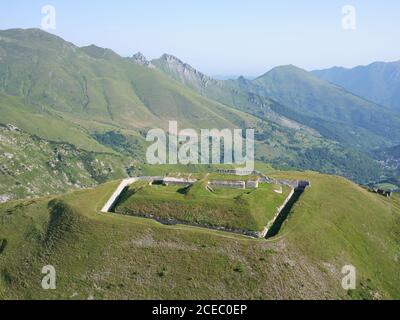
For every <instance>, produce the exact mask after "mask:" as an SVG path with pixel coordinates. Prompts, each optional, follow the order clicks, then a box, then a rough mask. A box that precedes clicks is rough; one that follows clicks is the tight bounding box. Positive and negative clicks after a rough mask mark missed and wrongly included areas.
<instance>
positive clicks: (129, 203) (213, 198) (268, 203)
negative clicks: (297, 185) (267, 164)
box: [115, 176, 289, 231]
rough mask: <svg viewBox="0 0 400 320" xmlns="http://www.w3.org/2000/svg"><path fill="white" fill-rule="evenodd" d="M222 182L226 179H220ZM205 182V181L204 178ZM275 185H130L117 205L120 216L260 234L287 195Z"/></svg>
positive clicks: (199, 183) (285, 190) (200, 183)
mask: <svg viewBox="0 0 400 320" xmlns="http://www.w3.org/2000/svg"><path fill="white" fill-rule="evenodd" d="M223 178H224V179H229V177H226V176H224V177H223ZM207 179H208V178H207ZM274 188H276V186H274V185H266V184H261V185H260V188H259V189H257V190H249V189H247V190H235V189H226V188H223V189H222V188H214V190H213V192H210V191H209V190H207V189H206V185H205V183H204V181H199V182H197V183H195V184H194V185H192V186H191V187H189V188H182V186H168V187H166V186H143V185H140V184H138V185H137V184H134V185H132V186H131V187H130V189H129V190H128V191H127V192H126V194H125V197H124V198H123V199H122V200H121V202H120V203H119V204H118V205H117V207H116V209H115V211H116V212H118V213H122V214H132V215H135V214H136V215H137V214H151V215H154V216H156V217H158V218H163V219H177V220H179V221H184V222H189V223H195V224H200V225H211V226H222V227H227V228H236V229H243V230H251V231H261V230H262V229H263V228H264V227H265V226H266V225H267V223H268V222H269V221H270V220H272V218H273V217H274V215H275V213H276V209H277V208H278V207H279V206H280V205H281V204H282V203H283V201H284V200H285V198H286V197H287V195H288V194H289V188H285V189H284V192H283V194H276V193H274V192H273V190H274Z"/></svg>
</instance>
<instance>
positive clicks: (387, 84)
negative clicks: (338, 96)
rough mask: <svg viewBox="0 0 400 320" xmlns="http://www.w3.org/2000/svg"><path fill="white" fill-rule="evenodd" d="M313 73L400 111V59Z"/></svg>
mask: <svg viewBox="0 0 400 320" xmlns="http://www.w3.org/2000/svg"><path fill="white" fill-rule="evenodd" d="M312 73H313V74H314V75H316V76H317V77H319V78H321V79H323V80H326V81H329V82H331V83H334V84H336V85H338V86H341V87H343V88H344V89H346V90H348V91H350V92H352V93H354V94H357V95H359V96H360V97H363V98H365V99H368V100H370V101H373V102H375V103H378V104H381V105H383V106H386V107H388V108H391V109H392V110H394V111H397V112H398V111H400V61H396V62H374V63H371V64H369V65H367V66H358V67H355V68H352V69H346V68H342V67H334V68H331V69H326V70H316V71H313V72H312Z"/></svg>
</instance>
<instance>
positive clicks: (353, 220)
mask: <svg viewBox="0 0 400 320" xmlns="http://www.w3.org/2000/svg"><path fill="white" fill-rule="evenodd" d="M276 176H278V177H285V178H302V179H308V180H310V181H311V183H312V187H311V188H310V189H307V190H306V192H305V193H304V194H303V195H302V196H301V198H300V200H299V201H298V202H297V203H296V205H295V206H294V208H293V209H292V211H291V213H290V215H289V218H288V220H287V221H286V223H285V224H284V226H283V229H282V230H281V232H280V233H279V234H278V235H277V236H276V237H275V238H273V239H270V240H268V241H267V240H255V239H248V238H245V237H243V236H236V235H233V234H228V233H224V232H218V231H210V230H206V229H201V228H195V227H187V226H180V225H178V226H164V225H161V224H159V223H157V222H155V221H153V220H149V219H142V218H137V217H128V216H122V215H116V214H99V213H98V212H99V210H100V208H101V207H102V205H103V204H104V203H105V202H106V201H107V199H108V197H109V196H110V195H111V194H112V192H113V191H114V189H115V188H116V186H117V184H118V182H112V183H108V184H105V185H101V186H99V187H97V188H96V189H91V190H85V191H79V192H74V193H71V194H68V195H65V196H61V197H58V198H56V199H54V198H52V197H47V198H41V199H35V200H24V201H14V202H9V203H6V204H2V205H0V228H1V233H0V243H1V245H0V247H1V251H0V298H2V299H15V298H27V299H40V298H45V299H48V298H55V299H118V298H119V299H147V298H153V299H183V298H186V299H191V298H192V299H296V298H297V299H306V298H310V299H334V298H338V299H373V298H375V299H379V298H380V299H399V298H400V291H399V288H400V273H399V272H398V271H399V260H398V259H399V252H400V251H399V250H400V237H399V235H400V200H399V198H398V197H397V196H396V197H395V198H393V199H386V198H383V197H381V196H379V195H376V194H373V193H369V192H368V191H367V190H364V189H362V188H360V187H358V186H356V185H354V184H353V183H351V182H349V181H347V180H345V179H343V178H339V177H331V176H326V175H321V174H316V173H311V172H310V173H295V172H293V173H284V172H281V173H276ZM49 264H51V265H53V266H54V267H55V269H56V272H57V289H56V290H43V289H42V288H41V286H40V283H41V279H42V277H43V275H42V274H41V269H42V267H43V266H44V265H49ZM348 264H351V265H354V266H355V267H356V270H357V289H356V290H355V291H349V292H346V291H345V290H343V289H342V288H341V279H342V277H343V275H342V274H341V272H340V271H341V269H342V267H343V266H344V265H348Z"/></svg>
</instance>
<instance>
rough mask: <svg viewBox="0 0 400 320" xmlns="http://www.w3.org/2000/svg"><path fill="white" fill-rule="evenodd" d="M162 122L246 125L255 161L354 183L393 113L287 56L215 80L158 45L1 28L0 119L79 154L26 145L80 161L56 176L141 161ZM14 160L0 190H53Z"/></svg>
mask: <svg viewBox="0 0 400 320" xmlns="http://www.w3.org/2000/svg"><path fill="white" fill-rule="evenodd" d="M168 120H177V121H178V122H179V126H180V127H181V128H186V127H190V128H194V129H201V128H220V129H222V128H254V129H255V130H256V140H257V141H256V158H257V159H258V160H259V161H263V162H267V163H270V164H272V165H273V166H275V167H277V168H295V169H310V170H316V171H320V172H327V173H331V174H338V175H343V176H346V177H348V178H351V179H353V180H354V181H357V182H360V183H367V182H371V181H379V180H380V179H381V178H385V177H386V175H387V172H386V171H385V167H384V166H382V165H381V164H380V163H379V162H378V161H376V160H375V156H372V155H371V152H372V151H373V150H376V149H379V148H390V147H393V146H396V145H398V144H400V115H399V114H398V113H396V112H394V111H393V110H390V109H389V108H385V107H384V106H381V105H378V104H376V103H373V102H371V101H369V100H367V99H363V98H361V97H360V96H359V95H355V94H353V93H350V92H349V91H347V90H345V89H344V88H343V87H341V86H338V85H335V84H332V83H330V82H328V81H325V80H321V79H320V78H319V77H317V76H316V75H314V74H313V73H308V72H306V71H304V70H302V69H299V68H297V67H295V66H282V67H278V68H275V69H273V70H271V71H270V72H267V73H266V74H264V75H262V76H261V77H258V78H256V79H253V80H250V79H246V78H244V77H239V78H237V79H231V80H216V79H213V78H211V77H209V76H207V75H205V74H203V73H202V72H200V71H198V70H196V69H194V68H193V67H191V66H190V65H189V64H187V63H185V62H183V61H181V60H180V59H179V58H177V57H174V56H172V55H168V54H164V55H163V56H162V57H160V58H159V59H155V60H152V61H148V60H147V59H146V58H145V57H144V56H143V55H142V54H140V53H137V54H135V55H133V56H132V57H129V58H124V57H121V56H119V55H118V54H116V53H115V52H113V51H112V50H110V49H104V48H100V47H97V46H95V45H91V46H87V47H77V46H75V45H74V44H72V43H70V42H67V41H65V40H63V39H61V38H60V37H57V36H55V35H52V34H49V33H46V32H43V31H41V30H38V29H27V30H23V29H11V30H5V31H0V123H1V124H3V125H7V124H13V125H15V126H17V127H18V128H19V129H20V130H21V132H23V139H24V143H27V144H33V145H35V148H33V149H34V150H38V149H40V148H39V147H40V146H39V144H38V143H39V142H37V140H35V137H38V138H39V139H40V143H41V144H46V141H47V142H48V143H66V144H68V145H71V146H73V147H74V148H76V149H77V151H74V154H77V155H78V154H79V157H80V158H79V159H81V160H79V159H78V158H74V159H70V158H68V159H69V160H68V161H69V162H68V163H63V162H62V161H63V159H64V158H63V157H62V156H60V157H58V156H57V153H56V154H55V155H54V154H53V153H52V154H51V155H50V154H49V155H47V154H44V155H39V153H37V152H35V153H32V157H35V159H36V160H37V163H38V166H40V167H41V170H47V171H48V172H52V170H53V168H52V167H51V166H50V165H49V163H52V161H53V160H54V156H55V159H56V160H57V159H59V160H58V161H59V162H60V165H61V167H60V168H64V167H68V166H71V165H72V164H71V163H74V164H73V165H74V166H76V168H85V170H84V172H83V171H82V170H81V171H80V170H78V169H76V170H78V171H76V172H75V173H74V174H72V173H71V175H70V176H68V175H67V176H66V177H64V178H65V179H64V180H65V185H67V186H70V187H74V186H82V185H87V184H84V183H83V182H82V181H80V179H79V175H80V174H81V173H82V174H84V175H86V176H87V175H89V176H90V175H91V178H90V177H88V178H85V179H86V180H85V181H88V183H89V184H91V183H94V182H96V181H99V180H101V181H107V180H108V179H111V178H113V179H115V178H117V177H122V176H127V175H129V174H132V172H133V171H132V170H140V164H142V163H143V162H144V152H145V148H146V145H147V143H146V141H145V139H144V136H145V133H146V132H147V131H148V130H149V129H151V128H158V127H162V128H166V127H167V125H168ZM2 135H3V136H4V137H3V139H5V140H7V139H8V140H9V141H14V144H13V145H12V148H11V147H9V146H7V145H5V144H0V154H1V153H10V152H9V151H7V150H9V149H10V148H11V149H13V150H14V151H15V150H16V145H18V141H17V140H18V139H19V138H18V137H19V135H18V134H16V133H15V132H11V131H10V130H6V129H5V130H3V131H2ZM21 139H22V136H21ZM5 140H4V141H5ZM64 149H65V148H64ZM79 150H83V151H84V152H88V153H90V154H91V156H90V157H91V158H90V161H86V160H85V162H84V163H83V162H82V157H85V159H86V157H87V156H86V153H84V154H82V153H79ZM104 154H107V155H109V156H107V157H106V158H107V161H108V163H104V167H105V168H104V169H103V170H102V169H101V168H98V166H96V165H95V164H96V163H98V162H99V161H100V158H104V156H101V155H104ZM71 157H72V155H71ZM121 159H123V160H121ZM1 161H2V163H0V165H4V166H7V165H8V163H7V159H6V158H4V157H3V158H2V160H1ZM96 161H97V162H96ZM17 163H18V162H17ZM92 166H93V167H92ZM24 168H25V167H22V166H21V167H18V168H14V169H15V170H19V172H20V175H19V177H15V176H13V177H11V176H9V174H10V172H9V171H7V170H3V171H2V173H1V174H0V180H1V179H2V180H4V181H7V184H8V185H10V181H14V182H15V183H13V187H12V188H8V189H7V190H6V189H4V190H0V195H1V194H3V193H7V194H9V195H10V196H16V195H17V194H18V197H19V196H23V195H26V194H34V193H43V192H44V191H46V192H56V188H53V189H52V190H43V188H39V187H38V188H37V189H38V191H32V190H35V188H34V187H35V181H38V184H39V181H40V179H41V175H40V171H37V173H35V175H32V174H30V173H29V171H27V170H25V169H24ZM135 168H136V169H135ZM99 170H100V171H99ZM61 171H62V170H61ZM61 171H60V172H61ZM80 172H81V173H80ZM25 176H27V177H28V176H29V177H30V179H31V181H32V182H31V183H32V187H30V188H27V189H26V190H25V189H21V187H20V185H21V184H22V185H23V184H24V181H25V180H26V179H25V178H24V177H25ZM2 185H3V184H2ZM28 190H29V192H28Z"/></svg>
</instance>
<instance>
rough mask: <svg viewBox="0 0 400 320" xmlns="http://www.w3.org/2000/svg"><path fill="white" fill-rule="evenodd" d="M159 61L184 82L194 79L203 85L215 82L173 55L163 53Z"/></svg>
mask: <svg viewBox="0 0 400 320" xmlns="http://www.w3.org/2000/svg"><path fill="white" fill-rule="evenodd" d="M159 61H161V62H162V65H164V66H167V68H168V69H169V70H170V71H173V73H174V74H175V76H178V78H179V80H181V81H182V82H184V83H186V82H193V81H195V82H197V83H199V84H200V85H201V86H203V87H206V86H207V85H208V84H209V83H210V82H213V83H217V81H216V80H214V79H212V78H210V77H209V76H207V75H205V74H203V73H201V72H200V71H198V70H196V69H195V68H193V67H192V66H191V65H189V64H187V63H185V62H183V61H182V60H180V59H178V58H177V57H175V56H173V55H170V54H166V53H165V54H163V55H162V56H161V58H160V59H159Z"/></svg>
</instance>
